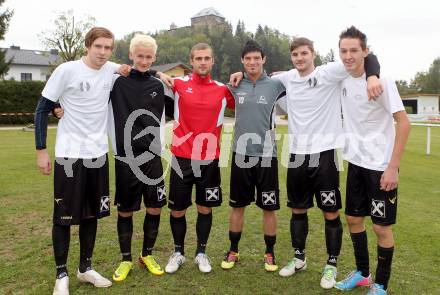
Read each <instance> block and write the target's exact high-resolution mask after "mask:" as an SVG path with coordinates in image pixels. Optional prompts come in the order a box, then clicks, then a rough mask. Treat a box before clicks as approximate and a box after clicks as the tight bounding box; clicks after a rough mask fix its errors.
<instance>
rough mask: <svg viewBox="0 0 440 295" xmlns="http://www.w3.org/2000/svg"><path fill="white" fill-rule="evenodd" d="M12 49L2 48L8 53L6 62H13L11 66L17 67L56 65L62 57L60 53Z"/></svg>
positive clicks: (13, 47)
mask: <svg viewBox="0 0 440 295" xmlns="http://www.w3.org/2000/svg"><path fill="white" fill-rule="evenodd" d="M11 47H12V48H2V49H3V50H5V51H6V55H5V60H6V61H9V60H11V64H13V65H14V64H16V65H36V66H49V65H52V64H55V63H56V62H57V61H58V60H59V59H60V56H59V55H58V53H56V54H55V53H54V52H51V51H44V50H29V49H20V47H17V46H11Z"/></svg>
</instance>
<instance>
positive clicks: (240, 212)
mask: <svg viewBox="0 0 440 295" xmlns="http://www.w3.org/2000/svg"><path fill="white" fill-rule="evenodd" d="M232 214H234V215H235V216H243V215H244V207H242V208H232Z"/></svg>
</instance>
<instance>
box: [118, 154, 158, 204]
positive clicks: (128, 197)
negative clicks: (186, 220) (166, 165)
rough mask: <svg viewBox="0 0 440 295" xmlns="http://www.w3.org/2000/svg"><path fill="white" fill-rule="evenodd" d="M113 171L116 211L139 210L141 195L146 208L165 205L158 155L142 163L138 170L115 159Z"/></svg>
mask: <svg viewBox="0 0 440 295" xmlns="http://www.w3.org/2000/svg"><path fill="white" fill-rule="evenodd" d="M115 172H116V173H115V175H116V195H115V205H116V206H117V207H118V211H120V212H133V211H138V210H140V209H141V201H142V196H143V197H144V205H145V207H147V208H162V207H163V206H165V205H166V203H167V199H166V193H165V184H164V180H163V168H162V162H161V158H160V157H154V158H153V159H151V160H150V161H148V162H147V163H145V164H142V165H141V166H140V167H139V171H136V170H134V171H133V170H132V168H131V167H130V166H129V165H128V164H127V163H125V162H122V161H120V160H118V159H115ZM139 173H140V174H139Z"/></svg>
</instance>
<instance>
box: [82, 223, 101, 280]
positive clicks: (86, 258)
mask: <svg viewBox="0 0 440 295" xmlns="http://www.w3.org/2000/svg"><path fill="white" fill-rule="evenodd" d="M97 227H98V221H97V219H96V218H90V219H84V220H82V221H81V223H80V225H79V271H80V272H86V271H88V270H89V269H91V268H92V255H93V248H95V239H96V229H97Z"/></svg>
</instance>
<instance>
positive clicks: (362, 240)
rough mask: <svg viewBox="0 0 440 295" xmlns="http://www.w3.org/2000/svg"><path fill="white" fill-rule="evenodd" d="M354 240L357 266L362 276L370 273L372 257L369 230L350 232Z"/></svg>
mask: <svg viewBox="0 0 440 295" xmlns="http://www.w3.org/2000/svg"><path fill="white" fill-rule="evenodd" d="M350 236H351V241H352V242H353V249H354V258H355V259H356V268H357V270H358V271H360V272H362V276H364V277H368V276H369V275H370V259H369V254H368V239H367V232H366V231H363V232H360V233H350Z"/></svg>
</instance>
